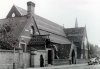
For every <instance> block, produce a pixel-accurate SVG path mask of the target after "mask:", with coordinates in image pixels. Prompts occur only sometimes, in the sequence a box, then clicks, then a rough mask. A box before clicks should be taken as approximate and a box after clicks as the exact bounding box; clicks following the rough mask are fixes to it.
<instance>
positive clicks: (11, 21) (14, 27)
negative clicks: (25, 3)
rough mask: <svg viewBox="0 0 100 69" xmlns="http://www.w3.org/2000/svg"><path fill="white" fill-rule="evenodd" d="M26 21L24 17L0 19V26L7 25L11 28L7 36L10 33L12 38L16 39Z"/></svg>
mask: <svg viewBox="0 0 100 69" xmlns="http://www.w3.org/2000/svg"><path fill="white" fill-rule="evenodd" d="M26 20H27V18H26V17H20V18H19V17H13V18H7V19H0V25H3V24H7V25H9V26H11V32H9V33H8V34H10V33H12V34H13V35H14V37H16V38H18V37H19V35H20V34H21V32H22V30H23V28H24V26H25V24H26Z"/></svg>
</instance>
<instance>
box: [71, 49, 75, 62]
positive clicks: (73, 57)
mask: <svg viewBox="0 0 100 69" xmlns="http://www.w3.org/2000/svg"><path fill="white" fill-rule="evenodd" d="M71 57H72V59H71V61H72V64H75V63H76V59H75V51H74V50H73V51H72V55H71Z"/></svg>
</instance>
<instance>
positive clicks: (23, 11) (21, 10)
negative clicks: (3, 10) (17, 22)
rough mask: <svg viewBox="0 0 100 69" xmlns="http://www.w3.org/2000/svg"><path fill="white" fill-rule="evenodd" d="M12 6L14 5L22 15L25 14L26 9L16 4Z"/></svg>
mask: <svg viewBox="0 0 100 69" xmlns="http://www.w3.org/2000/svg"><path fill="white" fill-rule="evenodd" d="M14 7H16V9H17V10H18V11H19V12H20V14H21V15H22V16H24V15H26V14H27V11H26V10H25V9H23V8H21V7H18V6H15V5H14Z"/></svg>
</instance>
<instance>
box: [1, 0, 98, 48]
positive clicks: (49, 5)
mask: <svg viewBox="0 0 100 69" xmlns="http://www.w3.org/2000/svg"><path fill="white" fill-rule="evenodd" d="M28 1H32V2H34V3H35V4H36V7H35V13H36V14H37V15H40V16H42V17H44V18H46V19H49V20H51V21H53V22H55V23H57V24H60V25H63V24H64V26H65V27H66V28H70V27H74V26H75V19H76V17H77V20H78V25H79V26H80V27H81V26H85V25H86V28H87V34H88V40H89V42H90V43H92V44H97V45H99V46H100V0H1V1H0V19H2V18H5V17H6V15H7V14H8V12H9V10H10V9H11V7H12V6H13V4H15V5H17V6H19V7H22V8H24V9H27V4H26V3H27V2H28Z"/></svg>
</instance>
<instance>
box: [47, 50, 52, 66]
mask: <svg viewBox="0 0 100 69" xmlns="http://www.w3.org/2000/svg"><path fill="white" fill-rule="evenodd" d="M52 59H53V53H52V50H48V64H52Z"/></svg>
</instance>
